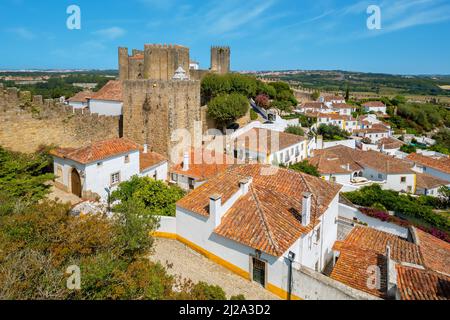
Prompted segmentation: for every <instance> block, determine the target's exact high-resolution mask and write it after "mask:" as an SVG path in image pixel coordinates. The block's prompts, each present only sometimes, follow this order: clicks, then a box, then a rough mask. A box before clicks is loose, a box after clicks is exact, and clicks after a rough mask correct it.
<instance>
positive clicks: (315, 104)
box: [302, 102, 328, 109]
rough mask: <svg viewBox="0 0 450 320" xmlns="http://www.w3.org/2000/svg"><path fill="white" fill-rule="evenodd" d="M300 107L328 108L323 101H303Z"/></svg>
mask: <svg viewBox="0 0 450 320" xmlns="http://www.w3.org/2000/svg"><path fill="white" fill-rule="evenodd" d="M302 107H303V108H309V109H328V107H327V106H326V105H325V104H324V103H323V102H305V103H304V104H303V105H302Z"/></svg>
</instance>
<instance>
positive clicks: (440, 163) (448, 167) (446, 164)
mask: <svg viewBox="0 0 450 320" xmlns="http://www.w3.org/2000/svg"><path fill="white" fill-rule="evenodd" d="M406 159H407V160H410V161H413V162H414V163H418V164H420V165H423V166H426V167H430V168H433V169H435V170H438V171H442V172H445V173H450V158H442V159H434V158H431V157H427V156H424V155H421V154H418V153H411V154H410V155H408V156H407V157H406Z"/></svg>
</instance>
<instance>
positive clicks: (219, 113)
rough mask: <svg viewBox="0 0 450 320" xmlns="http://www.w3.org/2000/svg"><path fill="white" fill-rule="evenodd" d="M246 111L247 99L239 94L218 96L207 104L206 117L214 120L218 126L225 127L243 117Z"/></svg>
mask: <svg viewBox="0 0 450 320" xmlns="http://www.w3.org/2000/svg"><path fill="white" fill-rule="evenodd" d="M248 109H249V102H248V99H247V98H246V97H245V96H243V95H241V94H238V93H232V94H229V95H219V96H217V97H215V98H214V99H212V100H211V101H210V102H209V104H208V116H209V117H211V118H212V119H214V120H216V121H217V122H218V124H219V125H222V126H223V127H226V126H227V125H229V124H231V123H233V122H234V121H236V120H237V119H239V118H240V117H243V116H244V115H245V114H246V113H247V111H248Z"/></svg>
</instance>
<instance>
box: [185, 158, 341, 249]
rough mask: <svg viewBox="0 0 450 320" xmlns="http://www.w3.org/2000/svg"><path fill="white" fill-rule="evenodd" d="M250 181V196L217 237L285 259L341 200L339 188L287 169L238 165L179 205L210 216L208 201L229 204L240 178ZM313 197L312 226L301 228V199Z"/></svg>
mask: <svg viewBox="0 0 450 320" xmlns="http://www.w3.org/2000/svg"><path fill="white" fill-rule="evenodd" d="M249 177H252V178H253V181H252V183H251V188H250V190H249V192H248V193H247V194H246V195H244V196H242V197H241V198H239V199H238V200H237V201H236V202H235V203H234V205H233V206H232V207H231V208H230V209H229V210H228V211H227V212H226V213H225V215H224V217H223V218H222V223H221V224H220V225H219V227H218V228H217V229H216V230H215V233H217V234H218V235H221V236H223V237H226V238H229V239H231V240H234V241H236V242H239V243H241V244H244V245H247V246H250V247H252V248H254V249H258V250H261V251H263V252H266V253H268V254H270V255H273V256H277V257H278V256H281V255H282V254H284V253H285V252H286V250H287V249H289V247H290V246H292V244H294V242H295V241H296V240H297V239H298V238H299V237H300V235H301V234H302V233H304V232H307V231H309V230H311V229H312V228H313V226H314V225H315V224H316V223H317V222H318V218H319V217H320V216H321V215H322V214H323V213H324V212H325V211H326V210H327V208H328V206H329V204H330V203H331V201H332V200H333V199H334V198H335V197H336V196H337V195H338V193H339V191H340V189H341V186H339V185H337V184H334V183H329V182H326V181H324V180H322V179H319V178H316V177H313V176H309V175H306V174H303V173H299V172H294V171H291V170H288V169H281V168H275V167H271V166H265V165H261V164H254V165H236V166H233V167H232V168H230V169H228V170H226V171H224V172H222V173H220V174H219V175H217V176H216V177H214V178H212V179H210V180H209V181H208V182H206V183H205V184H203V185H202V186H200V187H199V188H197V189H195V190H194V191H192V192H191V193H190V194H189V195H187V196H186V197H184V198H183V199H181V200H180V201H179V202H178V203H177V205H178V206H179V207H181V208H184V209H186V210H189V211H191V212H194V213H196V214H199V215H202V216H209V197H210V196H211V195H213V194H220V195H221V196H222V203H226V202H227V201H228V200H229V199H230V197H231V196H232V195H234V194H235V193H236V192H237V191H238V189H239V182H240V181H241V180H242V179H246V178H249ZM303 192H311V193H312V194H313V203H312V208H311V212H312V217H311V223H310V225H309V226H307V227H304V226H302V224H301V218H300V216H301V211H302V201H301V199H302V194H303Z"/></svg>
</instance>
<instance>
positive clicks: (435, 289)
mask: <svg viewBox="0 0 450 320" xmlns="http://www.w3.org/2000/svg"><path fill="white" fill-rule="evenodd" d="M397 286H398V291H399V293H400V297H401V299H402V300H449V299H450V277H449V276H446V275H443V274H439V273H437V272H433V271H430V270H420V269H417V268H411V267H407V266H401V265H397Z"/></svg>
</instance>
